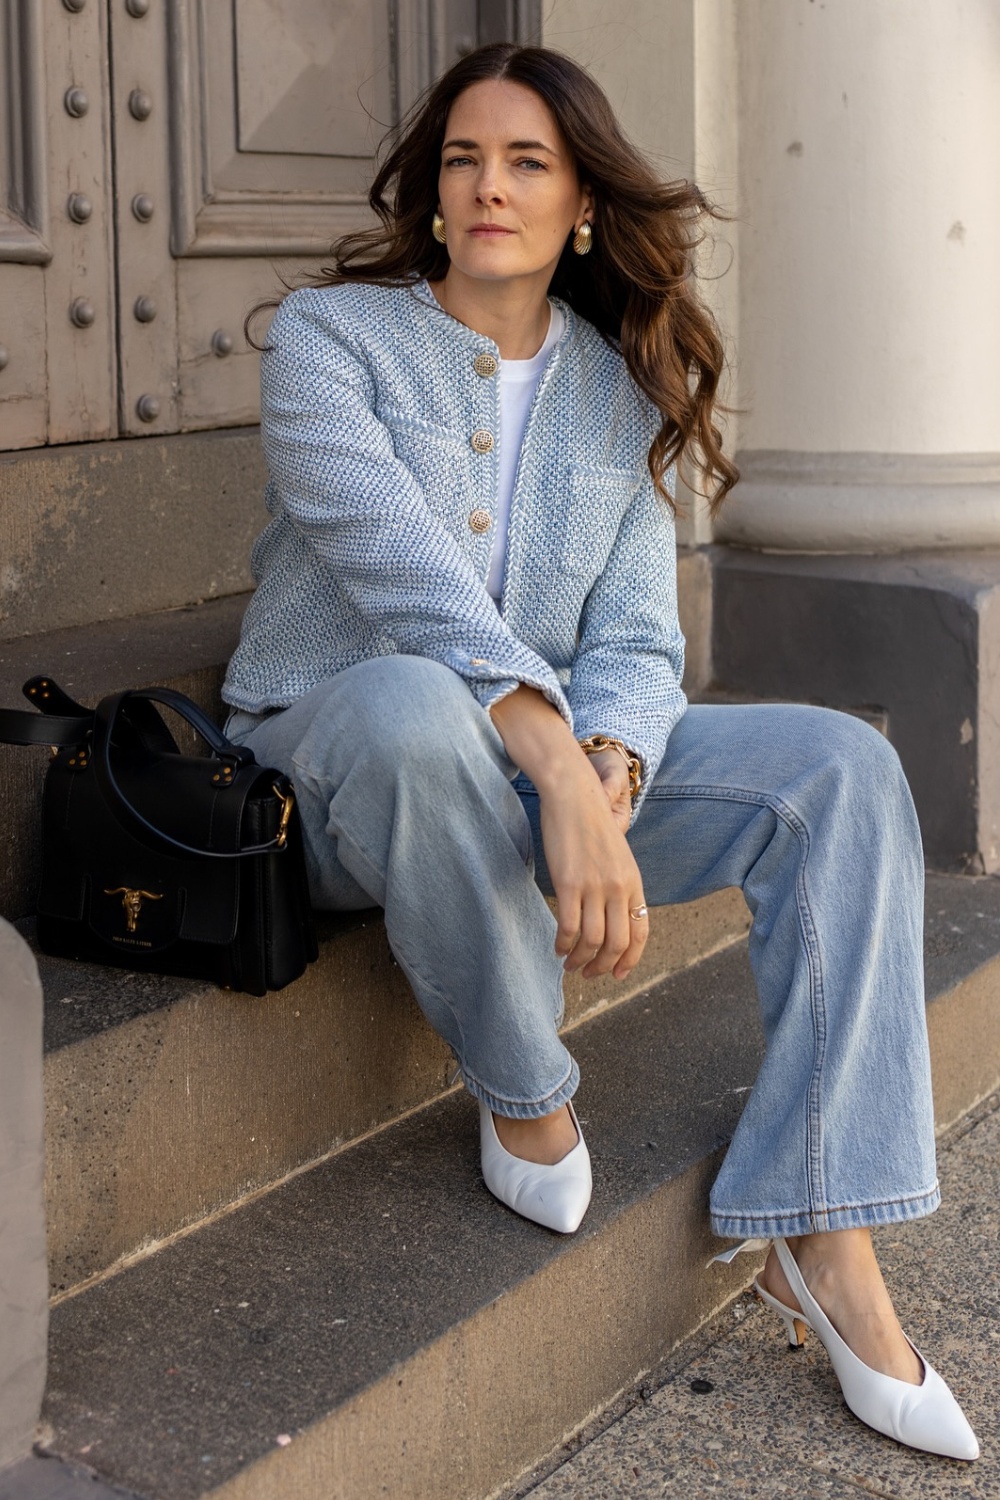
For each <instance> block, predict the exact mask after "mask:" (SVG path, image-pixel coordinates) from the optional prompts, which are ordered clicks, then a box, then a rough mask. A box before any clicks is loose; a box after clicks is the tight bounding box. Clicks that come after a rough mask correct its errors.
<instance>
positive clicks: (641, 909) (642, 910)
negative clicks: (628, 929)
mask: <svg viewBox="0 0 1000 1500" xmlns="http://www.w3.org/2000/svg"><path fill="white" fill-rule="evenodd" d="M628 914H629V916H630V917H631V918H632V921H633V922H641V921H642V919H643V917H648V916H649V907H648V906H630V907H629V909H628Z"/></svg>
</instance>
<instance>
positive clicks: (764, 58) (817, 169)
mask: <svg viewBox="0 0 1000 1500" xmlns="http://www.w3.org/2000/svg"><path fill="white" fill-rule="evenodd" d="M738 44H739V53H740V64H739V67H740V95H739V132H740V145H739V151H740V187H741V202H740V216H741V226H740V283H739V293H740V295H739V301H740V354H739V399H740V405H741V406H742V407H744V408H745V415H744V416H743V418H742V419H741V427H740V443H739V448H740V454H739V459H738V461H739V462H740V466H741V468H742V470H743V473H744V480H743V482H742V483H741V485H740V486H739V489H738V490H737V492H736V494H735V495H734V497H733V499H732V500H731V501H730V502H729V504H728V505H727V507H726V509H725V510H724V512H723V516H722V519H721V523H720V524H719V525H718V527H717V529H716V535H717V536H719V537H720V538H721V539H723V540H730V541H737V542H743V543H750V544H752V545H757V546H766V547H776V548H789V549H793V550H807V551H874V552H877V551H886V550H889V551H896V550H900V549H903V548H914V547H955V546H997V545H1000V373H998V371H1000V270H998V268H1000V193H998V191H997V184H998V183H1000V6H998V5H997V3H996V0H961V3H948V0H919V3H916V4H915V3H914V0H826V3H825V4H822V3H819V0H796V3H792V0H754V3H753V4H752V5H751V4H746V3H745V4H741V5H740V6H739V39H738Z"/></svg>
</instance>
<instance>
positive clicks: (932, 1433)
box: [754, 1239, 979, 1460]
mask: <svg viewBox="0 0 1000 1500" xmlns="http://www.w3.org/2000/svg"><path fill="white" fill-rule="evenodd" d="M774 1248H775V1251H776V1252H777V1256H778V1260H779V1261H780V1262H781V1269H782V1270H783V1271H784V1273H785V1276H786V1278H787V1280H788V1285H789V1286H790V1287H791V1289H792V1291H793V1293H794V1295H795V1299H796V1301H797V1302H798V1304H799V1306H800V1308H801V1309H802V1311H801V1312H795V1311H793V1309H792V1308H790V1307H786V1306H785V1304H784V1303H783V1302H779V1300H778V1298H777V1297H773V1296H772V1295H771V1293H770V1292H768V1291H766V1290H765V1288H764V1287H762V1286H761V1284H760V1282H759V1281H755V1282H754V1290H755V1291H756V1293H757V1295H758V1297H760V1299H761V1301H762V1302H764V1303H766V1304H767V1306H768V1307H770V1308H773V1309H774V1311H775V1312H776V1313H777V1314H778V1316H779V1318H781V1320H782V1322H783V1323H784V1325H785V1328H786V1329H787V1331H788V1341H789V1343H790V1344H791V1345H793V1346H795V1347H798V1346H801V1345H802V1344H803V1343H804V1342H805V1336H806V1329H807V1328H811V1329H812V1331H813V1333H815V1335H816V1337H817V1338H818V1339H819V1341H820V1343H821V1344H822V1345H823V1347H824V1349H825V1350H826V1352H827V1354H828V1355H829V1356H830V1363H831V1364H832V1365H833V1369H834V1373H835V1374H836V1376H837V1379H838V1380H839V1381H840V1388H841V1390H842V1391H843V1393H844V1400H845V1401H846V1402H847V1404H848V1406H849V1407H850V1408H851V1411H852V1412H853V1413H854V1415H855V1416H856V1417H859V1418H860V1419H861V1421H862V1422H866V1423H867V1424H868V1426H869V1427H874V1429H875V1431H876V1432H881V1433H884V1434H885V1436H886V1437H891V1438H895V1440H896V1442H897V1443H905V1444H906V1445H907V1447H909V1448H919V1449H921V1450H922V1451H923V1452H924V1453H938V1454H941V1455H942V1456H943V1457H944V1458H962V1459H969V1460H971V1459H974V1458H978V1457H979V1444H978V1442H977V1441H976V1435H975V1433H974V1432H973V1430H972V1428H971V1427H970V1426H969V1424H968V1422H967V1421H966V1419H965V1415H964V1413H963V1412H962V1408H961V1407H960V1406H959V1404H958V1402H957V1401H956V1400H955V1398H954V1396H953V1395H952V1393H951V1391H950V1390H949V1389H948V1386H947V1385H946V1383H945V1382H944V1381H943V1380H942V1379H941V1376H940V1375H939V1374H938V1373H937V1371H936V1370H935V1369H933V1368H932V1366H931V1365H929V1364H928V1363H927V1361H926V1359H924V1357H923V1355H922V1354H921V1353H920V1350H919V1349H917V1348H916V1347H915V1346H914V1345H913V1344H910V1348H911V1349H912V1350H913V1352H914V1354H915V1355H916V1356H917V1358H918V1359H919V1361H920V1363H921V1364H922V1365H923V1369H924V1378H923V1381H922V1383H921V1384H920V1385H910V1384H909V1382H908V1381H905V1380H896V1379H894V1378H893V1377H892V1376H891V1375H880V1374H879V1372H878V1371H877V1370H872V1369H871V1368H870V1367H869V1366H868V1365H866V1364H863V1363H862V1361H861V1360H860V1359H858V1357H857V1355H856V1354H854V1353H852V1351H851V1350H850V1349H849V1348H848V1346H847V1345H846V1344H845V1343H844V1340H843V1339H842V1338H841V1337H840V1334H839V1333H838V1332H837V1330H836V1329H835V1328H834V1326H833V1324H832V1323H831V1322H830V1320H829V1318H828V1317H827V1316H826V1314H825V1313H824V1311H823V1309H822V1308H821V1307H820V1305H819V1303H818V1302H817V1301H816V1299H815V1297H814V1296H813V1295H812V1293H811V1292H810V1290H809V1288H808V1287H807V1286H806V1284H805V1281H804V1279H803V1276H802V1272H801V1271H800V1270H799V1268H798V1264H797V1262H796V1260H795V1257H794V1256H793V1255H792V1252H791V1251H790V1250H789V1248H788V1246H787V1245H786V1243H785V1241H784V1240H783V1239H776V1240H775V1241H774ZM907 1343H910V1341H909V1339H907Z"/></svg>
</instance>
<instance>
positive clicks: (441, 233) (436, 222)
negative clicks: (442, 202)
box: [431, 212, 448, 245]
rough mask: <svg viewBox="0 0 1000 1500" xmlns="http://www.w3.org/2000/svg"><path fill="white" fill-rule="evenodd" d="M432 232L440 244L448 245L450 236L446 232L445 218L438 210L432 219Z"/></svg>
mask: <svg viewBox="0 0 1000 1500" xmlns="http://www.w3.org/2000/svg"><path fill="white" fill-rule="evenodd" d="M431 234H432V235H433V236H434V238H435V239H436V240H437V242H438V244H439V245H446V244H447V243H448V236H447V234H446V233H445V227H444V220H443V219H442V217H441V215H440V214H439V213H437V212H435V214H434V217H433V219H432V220H431Z"/></svg>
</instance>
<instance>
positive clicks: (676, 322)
mask: <svg viewBox="0 0 1000 1500" xmlns="http://www.w3.org/2000/svg"><path fill="white" fill-rule="evenodd" d="M484 79H498V80H509V81H510V82H513V83H520V84H523V85H525V86H526V87H527V88H530V89H533V90H534V92H535V93H536V94H538V95H539V96H540V97H541V98H542V99H543V100H544V102H545V103H546V104H547V105H548V107H549V109H550V110H551V111H552V114H553V115H554V117H555V120H556V123H557V124H558V126H559V129H560V130H561V131H562V134H563V136H564V138H565V140H566V142H567V144H568V145H569V148H570V150H571V152H572V154H573V156H574V158H575V161H576V166H577V172H578V174H579V178H580V181H581V183H583V184H586V185H588V186H589V187H590V189H591V192H592V194H593V199H594V236H593V245H592V249H591V252H590V254H589V255H587V256H586V257H583V256H579V255H576V254H574V252H573V250H572V247H571V243H570V241H569V240H567V243H566V247H565V249H564V250H563V253H562V256H561V257H560V260H559V263H558V265H557V266H556V270H555V274H554V276H553V278H552V283H551V285H550V288H549V291H550V292H551V294H552V295H553V296H556V297H561V298H563V300H564V301H566V302H568V303H569V305H570V306H571V307H572V308H573V309H574V310H575V311H576V312H577V313H579V314H580V315H581V316H582V317H584V318H586V319H587V320H588V321H589V322H591V323H593V324H594V326H595V327H596V328H597V329H599V330H600V332H601V333H602V334H603V335H604V337H605V338H606V339H608V340H609V341H611V342H612V343H614V344H615V345H616V346H617V347H618V348H620V350H621V353H622V356H623V357H624V359H625V363H626V364H627V366H628V369H629V372H630V374H631V375H632V378H633V380H634V381H635V382H636V384H637V385H638V386H640V387H641V389H642V390H643V391H645V393H646V395H647V396H648V397H649V399H650V400H651V401H652V402H653V403H654V405H655V406H656V407H657V408H658V409H659V411H660V413H661V414H662V417H663V423H662V426H661V427H660V430H659V432H658V433H657V434H656V437H655V438H654V439H653V443H652V446H651V447H650V450H649V459H648V462H649V471H650V474H651V475H652V477H653V480H654V482H655V484H656V486H657V489H658V490H659V492H660V494H661V495H663V497H664V498H665V499H666V500H668V501H670V503H671V504H673V502H672V501H671V500H670V496H669V494H668V493H667V490H666V487H665V485H664V474H665V472H666V470H667V468H668V467H669V465H670V464H672V463H675V462H684V466H685V468H688V467H694V468H696V469H698V470H700V472H701V475H702V478H703V481H704V483H705V484H706V486H707V487H708V496H709V502H710V506H711V509H712V512H713V513H714V512H715V510H716V509H717V508H718V506H719V505H721V503H722V501H723V500H724V499H725V497H726V495H727V494H728V492H729V490H731V489H732V487H733V485H734V484H735V483H736V481H737V479H738V478H739V471H738V470H737V468H736V466H735V465H734V464H733V463H732V461H731V460H730V459H729V458H727V457H726V455H725V453H724V452H723V451H722V438H721V434H720V433H719V431H718V429H717V427H716V426H715V425H714V422H713V411H714V410H715V409H716V407H717V405H718V402H717V396H718V390H719V381H720V378H721V375H722V371H723V369H724V368H725V352H724V348H723V343H722V338H721V335H720V333H719V329H718V327H717V325H716V322H715V319H714V318H713V316H712V314H711V313H710V312H709V310H708V309H707V307H706V306H705V305H704V303H703V302H702V300H701V298H700V297H699V295H698V291H697V287H696V274H695V251H696V249H697V247H698V245H699V244H700V243H701V241H702V239H703V237H704V235H703V232H702V225H703V223H704V222H705V220H706V219H722V218H723V217H724V215H722V214H721V213H720V212H719V211H718V210H717V209H716V208H715V207H714V206H713V205H712V204H710V203H709V202H708V201H707V199H706V198H705V196H704V195H703V193H702V192H701V190H700V189H699V188H698V187H696V186H695V184H694V183H692V182H686V181H677V182H666V183H665V182H661V181H660V180H659V179H658V178H657V176H656V174H655V172H654V171H653V168H652V167H651V166H650V164H649V162H647V161H646V159H645V158H644V157H643V156H642V154H641V153H640V152H639V151H637V150H636V148H635V147H634V146H633V145H631V143H630V142H629V141H628V140H627V139H626V138H625V136H624V135H623V133H622V130H621V128H620V126H619V124H618V121H617V120H616V118H615V114H614V110H613V109H612V107H611V104H610V102H609V100H608V98H607V96H606V95H605V93H604V91H603V90H602V89H601V87H600V85H599V84H598V83H597V82H596V81H595V80H594V79H593V78H592V77H591V76H590V74H589V73H587V72H585V71H584V69H583V68H581V67H580V66H579V64H577V63H575V62H574V61H573V60H572V59H571V58H569V57H566V56H564V55H563V54H562V53H560V52H554V51H552V50H550V49H549V48H547V47H521V46H516V45H513V44H511V43H506V42H500V43H494V44H491V45H489V46H486V47H480V48H478V49H477V50H476V51H474V52H471V53H469V54H468V56H466V57H463V58H462V59H461V60H460V61H459V62H457V63H456V64H455V65H454V67H452V68H450V69H449V70H448V72H447V73H445V74H444V75H443V77H442V78H440V79H439V80H438V82H437V83H435V84H433V85H432V86H431V88H429V89H428V90H427V92H426V93H425V94H424V95H423V96H422V98H421V99H419V100H418V101H417V103H416V104H415V105H414V107H413V109H412V110H411V112H410V114H409V116H408V118H407V119H406V120H405V121H404V123H403V126H402V128H401V130H400V133H399V135H398V137H397V138H396V139H395V140H394V141H393V143H392V146H391V149H390V150H389V154H388V155H387V156H386V158H385V160H384V162H383V164H382V166H381V167H380V169H379V171H378V174H377V175H376V177H375V180H374V182H373V183H372V187H371V191H370V193H369V203H370V204H371V207H372V209H373V210H374V212H375V214H376V216H377V219H378V223H377V224H376V225H375V226H374V227H373V228H370V229H364V230H359V231H356V232H354V233H352V234H347V235H344V236H343V237H342V238H341V239H339V240H338V241H337V243H336V244H335V245H334V246H333V250H332V255H333V264H332V265H331V266H327V267H324V268H323V270H322V271H321V273H320V277H319V279H318V282H313V284H314V285H315V284H318V285H322V286H328V285H338V284H341V283H343V282H348V281H365V282H373V283H376V284H380V285H396V284H398V283H400V282H412V281H414V280H419V279H420V278H421V277H426V278H427V280H428V281H432V282H433V281H440V280H443V278H444V276H445V273H446V272H447V270H448V264H449V261H448V251H447V248H446V247H445V246H444V245H439V244H438V243H437V242H436V241H435V240H434V238H433V237H432V235H431V232H430V225H431V219H432V217H433V215H434V213H435V212H436V210H437V204H438V175H439V172H440V163H441V147H442V145H443V143H444V138H445V128H446V125H447V120H448V113H449V110H450V109H451V106H452V104H453V102H454V101H455V99H457V97H458V95H459V94H461V93H462V92H463V91H464V90H465V89H467V88H469V86H470V85H471V84H474V83H479V82H481V81H483V80H484ZM719 409H720V410H723V409H724V408H721V407H719Z"/></svg>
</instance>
